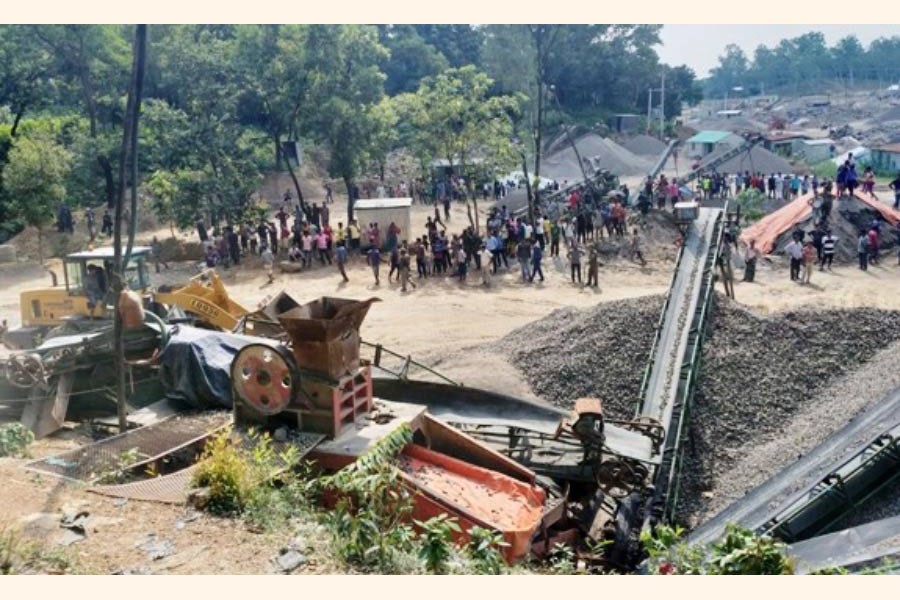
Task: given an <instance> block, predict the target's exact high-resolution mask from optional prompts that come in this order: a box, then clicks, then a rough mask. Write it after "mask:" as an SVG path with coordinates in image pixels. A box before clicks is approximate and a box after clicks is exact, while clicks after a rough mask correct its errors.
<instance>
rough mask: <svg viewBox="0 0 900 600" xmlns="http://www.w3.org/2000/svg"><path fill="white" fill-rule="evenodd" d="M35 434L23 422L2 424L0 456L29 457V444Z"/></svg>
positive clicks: (0, 430)
mask: <svg viewBox="0 0 900 600" xmlns="http://www.w3.org/2000/svg"><path fill="white" fill-rule="evenodd" d="M33 441H34V434H33V433H31V430H30V429H28V428H27V427H25V426H24V425H22V424H21V423H4V424H3V425H0V456H16V457H23V458H25V457H28V456H29V454H28V445H29V444H31V442H33Z"/></svg>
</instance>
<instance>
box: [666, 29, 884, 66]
mask: <svg viewBox="0 0 900 600" xmlns="http://www.w3.org/2000/svg"><path fill="white" fill-rule="evenodd" d="M809 31H821V32H822V33H823V34H825V41H826V42H827V43H828V45H829V46H831V45H832V44H834V43H835V42H837V41H838V40H839V39H841V38H842V37H845V36H847V35H851V34H855V35H856V37H857V38H859V41H860V43H862V45H863V46H864V47H868V45H869V43H870V42H871V41H872V40H874V39H877V38H880V37H890V36H893V35H900V25H664V26H663V29H662V33H661V34H660V38H661V39H662V42H663V45H662V47H660V48H658V51H659V57H660V59H661V60H662V62H664V63H667V64H670V65H673V66H677V65H682V64H686V65H687V66H689V67H691V68H692V69H694V72H695V73H696V74H697V77H701V78H702V77H706V76H707V75H709V70H710V69H711V68H712V67H715V66H716V65H717V64H718V62H719V56H720V55H721V54H723V53H724V50H725V46H727V45H728V44H737V45H738V46H740V47H741V48H742V49H743V50H744V53H746V54H747V57H748V58H752V57H753V51H754V50H756V47H757V46H759V45H760V44H764V45H766V46H775V45H777V44H778V42H780V41H781V40H782V39H784V38H793V37H797V36H800V35H803V34H804V33H807V32H809Z"/></svg>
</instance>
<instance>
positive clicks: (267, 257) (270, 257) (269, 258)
mask: <svg viewBox="0 0 900 600" xmlns="http://www.w3.org/2000/svg"><path fill="white" fill-rule="evenodd" d="M262 261H263V265H265V267H266V275H268V276H269V283H274V282H275V275H274V273H273V269H274V266H275V255H274V254H272V250H271V249H269V245H268V244H263V246H262Z"/></svg>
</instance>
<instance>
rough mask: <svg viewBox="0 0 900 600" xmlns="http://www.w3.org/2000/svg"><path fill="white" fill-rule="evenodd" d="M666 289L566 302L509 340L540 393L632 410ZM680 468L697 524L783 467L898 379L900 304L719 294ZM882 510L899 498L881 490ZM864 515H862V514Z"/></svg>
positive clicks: (619, 414) (891, 510) (876, 506)
mask: <svg viewBox="0 0 900 600" xmlns="http://www.w3.org/2000/svg"><path fill="white" fill-rule="evenodd" d="M662 302H663V296H651V297H645V298H637V299H629V300H621V301H618V302H610V303H604V304H600V305H598V306H596V307H594V308H591V309H585V310H578V309H573V308H565V309H560V310H557V311H554V312H553V313H551V314H550V315H548V316H547V317H545V318H544V319H541V320H538V321H536V322H534V323H531V324H529V325H527V326H525V327H522V328H520V329H517V330H515V331H513V332H511V333H510V334H509V335H508V336H506V338H504V340H503V342H502V346H503V347H506V348H509V349H510V350H509V352H508V356H509V359H510V362H511V363H512V364H514V365H515V366H516V367H517V368H518V369H520V370H521V372H522V373H523V375H524V377H525V378H526V380H527V381H528V383H529V384H530V386H531V388H532V389H533V390H534V392H535V394H537V395H538V396H539V397H541V398H543V399H544V400H547V401H549V402H551V403H553V404H555V405H557V406H561V407H563V408H570V407H571V406H572V405H573V402H574V400H576V399H577V398H580V397H583V396H592V397H597V398H600V399H601V400H602V401H603V406H604V411H605V412H606V414H607V415H608V416H609V417H610V418H630V417H631V416H633V414H634V409H635V404H636V401H637V399H638V394H639V391H640V384H641V380H642V377H643V373H644V366H645V364H646V361H647V357H648V354H649V352H650V346H651V344H652V342H653V336H654V334H655V330H656V325H657V323H658V320H659V315H660V311H661V309H662ZM712 315H713V316H712V318H713V320H712V322H711V323H710V329H709V336H708V338H707V340H706V342H705V345H704V361H703V364H702V370H701V378H700V380H699V386H698V389H697V394H696V395H695V397H694V404H693V408H692V418H691V426H690V435H691V438H689V439H690V441H689V445H688V447H687V451H686V453H685V464H684V468H683V475H682V480H681V496H680V501H679V507H678V510H679V515H678V516H679V521H680V522H682V523H683V524H685V525H688V526H691V527H693V526H696V525H698V524H699V523H701V522H702V521H704V520H706V519H707V518H709V517H711V516H713V515H714V514H715V513H717V512H719V511H720V510H722V509H723V508H725V507H726V506H727V505H729V504H730V503H731V502H733V501H735V500H737V499H739V498H741V497H742V496H743V495H744V494H746V493H747V492H748V491H750V490H751V489H752V488H753V487H755V486H756V485H759V484H760V483H762V482H764V481H765V480H766V479H768V478H769V477H771V476H773V475H775V474H776V473H777V472H778V471H780V470H781V469H782V468H783V467H785V466H787V465H788V464H790V463H791V462H792V461H793V460H795V459H796V458H797V457H798V456H799V455H802V454H803V453H804V452H807V451H809V450H810V449H811V448H813V447H814V446H815V445H816V444H818V443H819V442H821V441H822V440H823V439H825V438H826V437H827V436H828V435H829V434H831V433H832V432H833V431H834V430H836V429H838V428H839V427H841V426H843V425H844V424H845V423H846V422H847V421H848V420H849V419H851V418H853V416H854V415H856V414H858V413H859V412H860V411H863V410H865V409H866V408H867V407H869V406H871V405H872V404H874V403H876V402H878V401H879V400H881V398H882V397H884V395H885V394H886V393H887V392H888V391H890V390H891V389H893V388H895V387H897V386H898V385H900V371H898V370H897V369H896V368H895V363H896V357H897V355H898V352H900V342H896V343H894V344H893V345H891V346H888V344H890V343H891V342H893V340H896V339H898V338H900V311H884V310H876V309H869V308H859V309H827V310H809V309H806V310H800V311H791V312H785V313H779V314H775V315H764V316H763V315H758V314H755V313H753V312H750V311H748V310H747V309H745V308H743V307H741V306H740V305H738V304H736V303H733V302H732V301H730V300H728V299H727V298H725V297H723V296H719V295H717V296H716V307H715V309H714V310H713V312H712ZM868 512H871V514H873V515H875V516H879V515H886V514H897V512H900V500H896V499H894V500H891V499H888V500H887V502H885V501H881V502H873V505H872V507H871V511H868ZM860 518H863V519H864V520H867V519H865V517H864V516H861V517H860Z"/></svg>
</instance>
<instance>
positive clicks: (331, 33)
mask: <svg viewBox="0 0 900 600" xmlns="http://www.w3.org/2000/svg"><path fill="white" fill-rule="evenodd" d="M386 58H387V50H386V49H385V48H384V46H382V45H381V44H379V43H378V32H377V31H376V30H375V28H374V27H368V26H363V25H338V26H329V25H313V26H311V27H310V30H309V35H308V37H307V49H306V65H307V67H306V69H307V71H308V72H309V79H310V101H309V109H310V112H311V116H310V121H311V127H312V128H313V130H314V132H315V134H316V135H317V136H318V138H319V139H320V140H321V141H322V142H323V143H324V145H325V146H326V148H327V149H328V151H329V159H328V161H329V162H328V172H329V174H330V175H331V176H332V177H336V178H340V179H341V180H342V181H343V182H344V185H345V187H346V188H347V198H348V202H347V219H348V220H349V219H352V218H353V202H354V194H353V189H354V180H355V179H356V177H357V175H359V173H360V172H361V171H362V170H363V169H364V168H365V165H366V162H367V160H368V159H369V156H370V152H371V134H372V131H373V128H374V127H375V126H376V124H377V122H376V121H375V118H374V116H373V109H374V108H375V106H376V105H377V104H378V102H379V101H380V100H381V98H382V96H383V95H384V79H385V77H384V74H383V73H382V72H381V70H380V69H379V65H380V64H382V63H383V61H384V60H385V59H386Z"/></svg>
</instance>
